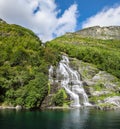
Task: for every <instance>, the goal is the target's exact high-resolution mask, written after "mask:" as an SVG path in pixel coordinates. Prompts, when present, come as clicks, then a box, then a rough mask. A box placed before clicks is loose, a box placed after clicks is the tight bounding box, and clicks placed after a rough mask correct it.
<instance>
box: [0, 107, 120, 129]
mask: <svg viewBox="0 0 120 129" xmlns="http://www.w3.org/2000/svg"><path fill="white" fill-rule="evenodd" d="M0 129H120V111H99V110H89V109H71V110H45V111H16V110H0Z"/></svg>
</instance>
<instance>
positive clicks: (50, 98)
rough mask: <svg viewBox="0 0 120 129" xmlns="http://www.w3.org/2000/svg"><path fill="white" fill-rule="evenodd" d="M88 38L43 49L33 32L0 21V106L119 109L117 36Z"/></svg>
mask: <svg viewBox="0 0 120 129" xmlns="http://www.w3.org/2000/svg"><path fill="white" fill-rule="evenodd" d="M98 28H99V27H98ZM110 28H112V29H113V28H114V27H110ZM115 28H116V27H115ZM118 28H119V27H118ZM86 30H87V29H86ZM83 31H84V30H83ZM107 31H108V32H109V31H111V30H110V29H109V28H108V30H107ZM80 33H82V31H81V32H80ZM86 33H87V34H88V33H92V32H91V30H89V29H88V30H87V31H86V32H85V34H84V33H82V34H79V33H78V32H76V33H68V34H66V35H63V36H61V37H59V38H56V39H54V40H52V41H51V42H48V43H46V44H45V45H42V43H41V41H40V40H39V38H38V37H37V36H36V35H35V34H34V33H33V32H32V31H30V30H28V29H26V28H23V27H21V26H18V25H9V24H7V23H6V22H5V21H3V20H1V19H0V106H1V105H2V107H3V106H14V107H15V106H17V105H20V106H21V107H23V108H28V109H33V108H40V107H42V108H45V107H47V108H48V107H53V106H55V107H56V106H60V107H80V106H91V105H95V106H97V107H99V108H117V107H120V40H118V39H119V36H118V35H117V33H118V31H116V34H115V33H114V34H112V35H114V38H115V39H114V40H113V39H111V38H110V39H108V35H107V38H105V39H106V40H102V39H95V37H94V38H91V37H90V36H88V35H87V37H86V36H83V35H86ZM105 34H106V33H105ZM109 34H110V35H111V32H110V33H109ZM115 36H116V37H115ZM96 37H97V36H96ZM17 107H19V106H17Z"/></svg>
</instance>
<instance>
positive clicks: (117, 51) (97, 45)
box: [47, 33, 120, 79]
mask: <svg viewBox="0 0 120 129" xmlns="http://www.w3.org/2000/svg"><path fill="white" fill-rule="evenodd" d="M47 46H48V47H52V49H53V48H56V49H57V50H58V51H60V52H64V53H67V54H68V55H69V56H70V57H74V58H77V59H79V60H83V61H84V62H88V63H92V64H94V65H96V66H97V68H99V69H100V70H104V71H107V72H109V73H111V74H113V75H115V76H116V77H118V78H119V79H120V40H101V39H93V38H90V37H82V36H80V35H79V34H75V33H71V34H66V35H64V36H61V37H59V38H56V39H54V40H52V41H51V42H50V43H47Z"/></svg>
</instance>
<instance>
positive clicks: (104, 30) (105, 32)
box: [76, 26, 120, 40]
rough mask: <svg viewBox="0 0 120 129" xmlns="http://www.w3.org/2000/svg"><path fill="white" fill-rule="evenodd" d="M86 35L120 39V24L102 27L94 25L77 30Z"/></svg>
mask: <svg viewBox="0 0 120 129" xmlns="http://www.w3.org/2000/svg"><path fill="white" fill-rule="evenodd" d="M76 34H80V35H82V36H84V37H92V38H97V39H116V40H117V39H118V40H120V26H109V27H100V26H94V27H89V28H86V29H83V30H80V31H78V32H76Z"/></svg>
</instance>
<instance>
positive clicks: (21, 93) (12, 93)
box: [0, 20, 58, 108]
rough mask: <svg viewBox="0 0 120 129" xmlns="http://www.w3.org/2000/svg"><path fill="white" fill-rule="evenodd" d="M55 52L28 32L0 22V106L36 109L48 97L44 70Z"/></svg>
mask: <svg viewBox="0 0 120 129" xmlns="http://www.w3.org/2000/svg"><path fill="white" fill-rule="evenodd" d="M57 60H58V52H56V51H54V50H52V49H49V48H48V47H44V46H42V44H41V41H40V40H39V38H38V37H37V36H36V35H35V34H34V33H33V32H32V31H30V30H28V29H25V28H23V27H20V26H18V25H9V24H7V23H6V22H4V21H2V20H0V104H2V105H4V106H5V105H9V106H11V105H12V106H16V105H21V106H22V107H24V108H39V107H40V106H41V104H42V101H43V100H44V98H45V96H46V95H47V94H48V91H49V86H48V67H49V66H50V65H55V63H56V62H57Z"/></svg>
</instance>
